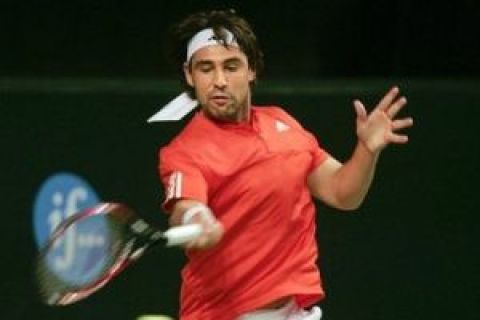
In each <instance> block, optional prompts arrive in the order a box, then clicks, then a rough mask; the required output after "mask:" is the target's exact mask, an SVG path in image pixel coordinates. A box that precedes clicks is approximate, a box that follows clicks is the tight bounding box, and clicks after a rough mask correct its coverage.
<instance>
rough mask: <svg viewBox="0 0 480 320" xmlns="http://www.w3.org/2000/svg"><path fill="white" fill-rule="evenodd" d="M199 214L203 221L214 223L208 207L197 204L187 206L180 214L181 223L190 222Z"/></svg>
mask: <svg viewBox="0 0 480 320" xmlns="http://www.w3.org/2000/svg"><path fill="white" fill-rule="evenodd" d="M197 216H199V217H200V218H201V219H202V220H203V221H205V222H207V223H210V224H213V223H215V217H214V216H213V214H212V211H210V209H209V208H208V207H207V206H205V205H203V204H197V205H194V206H193V207H190V208H188V209H187V210H186V211H185V212H184V213H183V216H182V224H190V223H192V221H193V220H194V218H195V217H197Z"/></svg>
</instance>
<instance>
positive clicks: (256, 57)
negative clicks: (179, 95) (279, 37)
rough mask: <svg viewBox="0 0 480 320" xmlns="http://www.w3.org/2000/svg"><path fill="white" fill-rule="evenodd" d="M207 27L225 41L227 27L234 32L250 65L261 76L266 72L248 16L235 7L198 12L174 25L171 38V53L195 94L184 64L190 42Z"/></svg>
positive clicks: (190, 90) (169, 38)
mask: <svg viewBox="0 0 480 320" xmlns="http://www.w3.org/2000/svg"><path fill="white" fill-rule="evenodd" d="M206 28H212V29H213V32H214V33H215V36H216V37H217V38H219V39H220V40H221V41H222V42H223V43H225V44H226V37H225V32H224V30H225V29H226V30H228V31H230V32H231V33H232V34H233V36H234V37H235V40H236V42H237V43H238V45H239V47H240V50H242V52H243V53H245V55H246V56H247V59H248V65H249V68H250V69H251V70H253V71H255V72H256V74H257V76H258V75H259V74H260V73H261V72H262V71H263V53H262V51H261V49H260V47H259V45H258V41H257V37H256V36H255V34H254V33H253V30H252V28H251V27H250V25H249V24H248V22H247V21H246V20H245V19H244V18H242V17H240V16H238V15H237V14H236V12H235V11H234V10H232V9H230V10H212V11H202V12H197V13H194V14H192V15H189V16H188V17H186V18H185V19H184V20H182V21H180V22H179V23H178V24H176V25H174V26H173V27H171V29H170V32H169V37H168V39H167V40H168V43H169V44H170V46H171V47H170V50H169V52H168V55H169V56H170V59H171V60H172V61H173V63H174V64H175V65H176V66H177V68H178V69H177V70H178V72H180V74H181V76H182V77H181V78H182V81H183V84H184V86H185V87H186V89H187V91H188V92H189V93H190V94H191V95H192V96H193V95H194V94H193V90H192V88H191V87H190V86H188V84H187V83H186V81H185V79H184V77H183V65H184V63H185V61H186V59H187V45H188V42H189V41H190V39H191V38H192V37H193V36H194V35H195V34H196V33H198V32H199V31H201V30H203V29H206Z"/></svg>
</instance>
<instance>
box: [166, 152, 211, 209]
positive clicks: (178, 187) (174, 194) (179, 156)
mask: <svg viewBox="0 0 480 320" xmlns="http://www.w3.org/2000/svg"><path fill="white" fill-rule="evenodd" d="M159 175H160V178H161V180H162V183H163V186H164V190H165V195H164V201H163V207H164V208H165V209H166V210H167V211H169V210H170V208H171V206H172V205H173V203H174V202H175V201H176V200H179V199H194V200H198V201H200V202H202V203H207V192H208V187H207V182H206V180H205V178H204V175H203V174H202V171H201V169H200V167H199V165H198V164H196V163H195V162H194V161H193V160H192V156H191V155H190V154H186V153H185V152H184V151H182V150H172V149H169V148H168V147H166V148H162V149H160V152H159Z"/></svg>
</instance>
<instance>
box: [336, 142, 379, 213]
mask: <svg viewBox="0 0 480 320" xmlns="http://www.w3.org/2000/svg"><path fill="white" fill-rule="evenodd" d="M379 155H380V151H377V152H375V153H372V152H371V151H369V150H368V149H367V148H366V147H365V145H364V144H363V143H361V142H358V143H357V146H356V147H355V149H354V151H353V153H352V156H351V158H350V159H349V160H348V161H346V162H345V163H344V164H343V165H342V167H340V168H339V169H338V170H337V172H336V173H335V175H334V176H333V177H332V179H333V181H332V182H333V183H332V185H333V187H334V193H335V198H336V201H337V205H338V207H340V208H342V209H346V210H353V209H356V208H358V207H359V206H360V205H361V204H362V202H363V200H364V199H365V196H366V195H367V192H368V190H369V189H370V185H371V183H372V180H373V176H374V174H375V168H376V164H377V160H378V157H379Z"/></svg>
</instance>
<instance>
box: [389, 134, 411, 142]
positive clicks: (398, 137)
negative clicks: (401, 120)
mask: <svg viewBox="0 0 480 320" xmlns="http://www.w3.org/2000/svg"><path fill="white" fill-rule="evenodd" d="M388 142H389V143H397V144H404V143H407V142H408V136H407V135H404V134H395V133H391V134H390V135H389V136H388Z"/></svg>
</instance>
